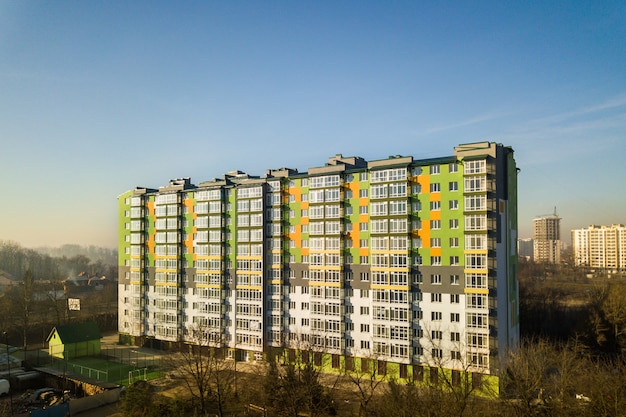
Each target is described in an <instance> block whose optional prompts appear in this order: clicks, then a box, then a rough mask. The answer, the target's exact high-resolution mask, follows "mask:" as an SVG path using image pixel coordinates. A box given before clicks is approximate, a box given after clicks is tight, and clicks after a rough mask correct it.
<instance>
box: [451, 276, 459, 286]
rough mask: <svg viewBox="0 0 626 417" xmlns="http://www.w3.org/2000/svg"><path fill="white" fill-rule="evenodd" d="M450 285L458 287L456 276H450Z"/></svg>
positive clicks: (457, 277)
mask: <svg viewBox="0 0 626 417" xmlns="http://www.w3.org/2000/svg"><path fill="white" fill-rule="evenodd" d="M450 285H459V276H458V275H450Z"/></svg>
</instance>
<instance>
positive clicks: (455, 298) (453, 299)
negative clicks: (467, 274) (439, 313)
mask: <svg viewBox="0 0 626 417" xmlns="http://www.w3.org/2000/svg"><path fill="white" fill-rule="evenodd" d="M459 300H460V296H459V294H450V303H451V304H459V303H460V301H459Z"/></svg>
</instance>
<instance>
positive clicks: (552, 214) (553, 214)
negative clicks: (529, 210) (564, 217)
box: [535, 206, 559, 218]
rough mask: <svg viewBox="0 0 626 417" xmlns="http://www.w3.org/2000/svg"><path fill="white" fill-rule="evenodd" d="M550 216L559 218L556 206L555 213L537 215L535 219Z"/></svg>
mask: <svg viewBox="0 0 626 417" xmlns="http://www.w3.org/2000/svg"><path fill="white" fill-rule="evenodd" d="M550 216H554V217H559V215H558V214H556V206H554V213H548V214H537V215H536V216H535V218H541V217H550Z"/></svg>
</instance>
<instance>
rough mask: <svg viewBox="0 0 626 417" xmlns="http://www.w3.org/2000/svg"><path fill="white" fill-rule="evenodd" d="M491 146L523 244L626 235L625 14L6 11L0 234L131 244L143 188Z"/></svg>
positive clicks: (1, 25) (172, 8)
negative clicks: (595, 227)
mask: <svg viewBox="0 0 626 417" xmlns="http://www.w3.org/2000/svg"><path fill="white" fill-rule="evenodd" d="M483 140H489V141H494V142H499V143H503V144H505V145H508V146H512V147H513V148H514V149H515V155H516V160H517V163H518V166H519V167H520V168H521V172H520V175H519V223H520V233H519V234H520V236H521V237H530V236H531V233H532V232H531V226H532V219H533V217H534V216H536V215H538V214H544V213H551V212H552V211H553V210H554V207H555V206H556V207H557V210H558V213H559V215H560V216H561V217H562V218H563V221H562V234H563V235H564V238H565V239H566V240H569V230H570V229H572V228H578V227H584V226H586V225H589V224H610V223H626V210H625V208H626V192H625V191H626V190H625V189H626V185H625V180H626V163H624V161H623V160H624V157H625V156H626V3H624V2H623V1H576V2H571V1H568V2H565V1H551V2H543V1H528V2H508V1H504V2H503V1H493V2H490V1H484V2H463V1H454V2H445V1H433V2H429V1H385V2H368V1H358V2H357V1H342V2H335V1H311V2H308V1H232V2H214V1H198V2H194V1H181V2H171V1H169V2H160V1H133V2H128V1H65V2H44V1H28V2H26V1H20V0H2V1H0V186H1V189H2V194H1V195H2V197H1V198H0V202H1V203H2V204H1V205H0V240H12V241H16V242H18V243H20V244H22V245H24V246H27V247H37V246H42V245H50V246H56V245H61V244H64V243H78V244H84V245H91V244H93V245H101V246H106V247H115V245H116V242H117V238H116V233H117V217H116V216H117V212H116V210H117V196H118V195H120V194H121V193H123V192H124V191H126V190H129V189H131V188H134V187H135V186H138V185H141V186H147V187H158V186H161V185H164V184H166V183H167V181H168V180H169V179H171V178H180V177H191V178H192V182H194V183H196V184H197V183H200V182H202V181H205V180H209V179H211V178H214V177H219V176H221V175H222V174H223V173H224V172H226V171H229V170H234V169H239V170H243V171H246V172H248V173H250V174H254V175H262V174H264V172H265V170H266V169H268V168H279V167H284V166H288V167H292V168H297V169H299V170H300V171H304V170H306V169H307V168H309V167H313V166H319V165H322V164H323V163H325V161H326V159H327V158H328V157H329V156H331V155H335V154H336V153H343V154H344V155H359V156H362V157H364V158H366V159H381V158H386V157H387V156H388V155H392V154H394V155H395V154H402V155H413V156H414V157H416V158H428V157H434V156H445V155H451V154H452V152H453V147H454V146H456V145H458V144H459V143H467V142H473V141H483ZM304 150H306V151H304ZM303 151H304V152H303Z"/></svg>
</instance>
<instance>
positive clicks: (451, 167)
mask: <svg viewBox="0 0 626 417" xmlns="http://www.w3.org/2000/svg"><path fill="white" fill-rule="evenodd" d="M448 172H449V173H453V172H459V166H458V165H457V164H456V162H450V163H449V164H448Z"/></svg>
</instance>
